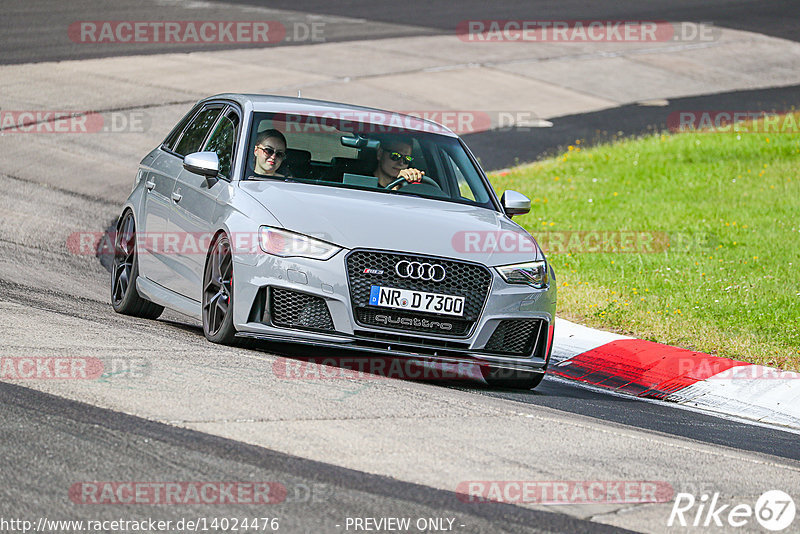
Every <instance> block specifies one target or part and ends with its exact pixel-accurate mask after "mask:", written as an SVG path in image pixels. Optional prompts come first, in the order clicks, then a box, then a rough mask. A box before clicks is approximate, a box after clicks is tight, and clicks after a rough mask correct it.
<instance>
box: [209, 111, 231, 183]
mask: <svg viewBox="0 0 800 534" xmlns="http://www.w3.org/2000/svg"><path fill="white" fill-rule="evenodd" d="M238 126H239V116H238V115H237V114H236V113H234V112H233V111H231V112H229V113H226V114H225V116H224V117H222V118H221V119H220V121H219V123H218V124H217V127H216V128H214V133H212V134H211V137H210V138H209V139H208V143H206V146H205V149H204V150H206V151H208V152H216V153H217V157H218V158H219V173H220V174H221V175H222V176H224V177H225V178H228V179H230V177H231V159H232V158H233V147H234V143H235V141H236V129H237V127H238Z"/></svg>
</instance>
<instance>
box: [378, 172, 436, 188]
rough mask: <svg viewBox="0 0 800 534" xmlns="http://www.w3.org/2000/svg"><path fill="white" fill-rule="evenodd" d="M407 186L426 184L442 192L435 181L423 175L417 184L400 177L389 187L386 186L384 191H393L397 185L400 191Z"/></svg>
mask: <svg viewBox="0 0 800 534" xmlns="http://www.w3.org/2000/svg"><path fill="white" fill-rule="evenodd" d="M409 184H428V185H432V186H433V187H435V188H436V189H438V190H439V191H441V190H442V188H441V187H439V184H437V183H436V181H435V180H434V179H433V178H430V177H428V176H424V175H423V176H422V180H421V181H419V182H407V181H406V179H405V178H402V177H400V178H398V179H397V180H395V181H394V182H392V183H390V184H389V185H387V186H386V187H385V188H384V189H394V188H395V187H396V186H398V185H399V186H400V188H401V189H402V188H403V187H405V186H407V185H409Z"/></svg>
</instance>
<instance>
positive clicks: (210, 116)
mask: <svg viewBox="0 0 800 534" xmlns="http://www.w3.org/2000/svg"><path fill="white" fill-rule="evenodd" d="M220 111H222V110H221V108H219V107H213V108H206V109H204V110H203V111H201V112H200V113H199V114H198V115H197V117H195V119H194V120H193V121H192V122H191V124H189V126H187V127H186V129H185V130H184V131H183V135H181V138H180V140H179V141H178V145H177V146H176V147H175V152H177V153H178V154H180V155H181V156H186V155H187V154H191V153H192V152H198V151H199V150H200V146H201V145H202V144H203V141H204V140H205V138H206V135H208V131H209V130H210V129H211V127H212V126H213V125H214V122H215V121H216V120H217V117H218V116H219V114H220Z"/></svg>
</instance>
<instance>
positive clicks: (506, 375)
mask: <svg viewBox="0 0 800 534" xmlns="http://www.w3.org/2000/svg"><path fill="white" fill-rule="evenodd" d="M483 378H484V380H486V383H487V384H489V385H490V386H492V387H497V388H504V389H525V390H529V389H533V388H535V387H536V386H538V385H539V384H540V383H541V382H542V380H543V379H544V373H543V372H541V373H535V372H531V371H519V370H517V369H503V368H499V367H484V368H483Z"/></svg>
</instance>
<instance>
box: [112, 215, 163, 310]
mask: <svg viewBox="0 0 800 534" xmlns="http://www.w3.org/2000/svg"><path fill="white" fill-rule="evenodd" d="M138 276H139V262H138V258H137V256H136V222H135V221H134V220H133V213H131V212H130V211H126V212H125V213H124V214H123V215H122V219H121V220H120V222H119V225H118V226H117V234H116V236H114V261H113V262H112V264H111V306H113V308H114V311H115V312H117V313H122V314H124V315H132V316H134V317H143V318H145V319H156V318H157V317H158V316H160V315H161V312H163V311H164V307H163V306H159V305H158V304H155V303H153V302H150V301H149V300H147V299H145V298H143V297H142V296H141V295H139V292H138V291H137V290H136V278H137V277H138Z"/></svg>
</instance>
